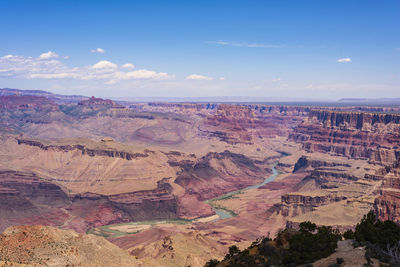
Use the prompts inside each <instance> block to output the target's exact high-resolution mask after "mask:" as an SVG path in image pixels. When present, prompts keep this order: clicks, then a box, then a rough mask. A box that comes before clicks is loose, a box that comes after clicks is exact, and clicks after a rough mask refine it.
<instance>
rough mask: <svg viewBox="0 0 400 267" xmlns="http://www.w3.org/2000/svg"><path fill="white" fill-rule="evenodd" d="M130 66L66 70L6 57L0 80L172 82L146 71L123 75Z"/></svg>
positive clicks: (0, 67)
mask: <svg viewBox="0 0 400 267" xmlns="http://www.w3.org/2000/svg"><path fill="white" fill-rule="evenodd" d="M125 65H127V64H125ZM132 66H133V65H132V64H128V66H125V67H121V68H119V67H118V65H117V64H115V63H112V62H110V61H107V60H102V61H99V62H97V63H96V64H94V65H89V66H82V67H69V66H67V65H65V64H64V63H63V62H61V61H59V60H56V59H39V58H37V59H36V58H33V57H23V56H14V55H6V56H3V57H1V58H0V77H19V78H26V79H76V80H84V81H88V80H100V81H104V82H105V83H108V84H112V83H117V82H119V81H123V80H144V79H146V80H164V79H173V78H175V76H174V75H170V74H168V73H165V72H156V71H152V70H146V69H139V70H136V71H127V70H128V69H127V68H126V67H129V68H132ZM133 67H134V66H133ZM124 69H125V71H124Z"/></svg>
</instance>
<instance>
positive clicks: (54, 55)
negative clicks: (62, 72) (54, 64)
mask: <svg viewBox="0 0 400 267" xmlns="http://www.w3.org/2000/svg"><path fill="white" fill-rule="evenodd" d="M58 57H59V56H58V55H57V53H55V52H52V51H49V52H46V53H43V54H41V55H40V56H39V59H52V58H58Z"/></svg>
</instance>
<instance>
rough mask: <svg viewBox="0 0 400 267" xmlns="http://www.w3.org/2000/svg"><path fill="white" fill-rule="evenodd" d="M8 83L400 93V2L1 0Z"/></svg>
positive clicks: (329, 94) (128, 92)
mask: <svg viewBox="0 0 400 267" xmlns="http://www.w3.org/2000/svg"><path fill="white" fill-rule="evenodd" d="M0 88H18V89H41V90H47V91H50V92H54V93H61V94H80V95H88V96H91V95H95V96H99V97H168V96H169V97H213V96H251V97H271V98H275V97H289V98H305V99H315V100H335V99H340V98H345V97H346V98H348V97H360V98H381V97H385V98H391V97H400V1H399V0H379V1H378V0H301V1H299V0H259V1H253V0H245V1H235V0H230V1H224V0H211V1H208V0H202V1H174V0H170V1H153V0H146V1H135V0H132V1H122V0H113V1H101V0H96V1H89V0H80V1H73V0H69V1H64V0H57V1H50V0H49V1H41V0H35V1H20V0H1V1H0Z"/></svg>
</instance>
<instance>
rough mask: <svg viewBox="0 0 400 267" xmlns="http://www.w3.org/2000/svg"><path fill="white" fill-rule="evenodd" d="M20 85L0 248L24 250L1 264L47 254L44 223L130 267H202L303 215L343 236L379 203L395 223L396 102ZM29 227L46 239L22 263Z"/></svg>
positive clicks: (3, 128) (399, 148)
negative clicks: (268, 100) (225, 99)
mask: <svg viewBox="0 0 400 267" xmlns="http://www.w3.org/2000/svg"><path fill="white" fill-rule="evenodd" d="M15 92H16V91H12V90H11V91H10V89H7V90H5V89H0V118H1V122H0V214H1V216H0V232H3V231H5V232H4V233H3V235H1V236H0V245H1V244H11V243H12V244H13V246H16V248H15V251H14V252H10V251H5V250H0V257H2V258H0V261H1V260H4V259H6V260H7V261H11V262H15V263H27V264H28V263H29V264H35V263H40V264H43V262H46V260H44V259H43V257H44V256H43V257H42V255H43V254H41V253H42V252H43V251H47V250H49V247H46V246H45V245H44V244H45V243H43V242H44V241H43V240H42V239H41V238H42V237H40V235H41V234H38V233H39V232H41V231H42V232H43V231H44V232H45V233H46V235H45V236H46V238H50V239H51V240H54V239H57V240H60V239H63V238H68V240H75V239H79V240H80V239H82V240H89V241H85V242H89V243H90V242H92V243H93V242H101V244H104V246H105V247H106V248H107V250H109V251H113V252H112V253H114V250H119V252H115V253H122V254H121V255H123V256H121V261H122V260H126V262H132V263H131V264H132V265H131V266H189V265H190V266H203V265H204V263H205V262H206V261H207V260H209V259H211V258H218V259H221V258H222V257H223V256H224V255H225V254H226V252H227V249H228V247H229V246H231V245H237V246H238V247H239V248H245V247H247V246H249V245H250V244H251V243H252V242H253V241H254V240H255V239H257V238H260V237H265V236H274V235H275V234H276V233H277V232H278V231H279V229H282V228H284V227H293V228H296V227H298V225H299V224H300V223H301V222H303V221H312V222H314V223H316V224H317V225H325V226H332V227H334V228H337V229H339V230H340V231H342V232H344V231H346V230H348V229H354V227H355V225H356V224H357V223H358V222H359V221H360V220H361V218H362V217H363V216H364V215H365V214H367V213H368V212H369V211H370V210H373V211H374V212H375V214H376V215H377V217H378V218H379V219H381V220H386V219H390V220H392V221H395V222H397V223H400V110H398V109H396V108H395V107H373V106H371V107H365V106H363V107H357V106H324V105H322V104H321V105H319V106H316V105H309V106H306V105H296V104H279V103H277V104H261V103H248V104H245V103H230V104H227V103H161V102H157V103H135V102H128V101H126V102H124V101H113V100H107V99H101V98H96V97H90V98H89V97H79V96H74V97H72V96H71V97H67V96H64V97H62V96H57V97H56V96H54V95H51V94H45V93H43V92H42V91H40V92H37V93H35V94H33V93H32V92H27V93H26V94H24V91H18V94H16V93H15ZM37 94H40V95H37ZM274 173H275V174H276V175H273V174H274ZM272 176H273V179H271V180H268V179H267V178H268V177H272ZM266 179H267V181H266ZM222 213H225V214H228V215H227V216H223V215H221V214H222ZM30 225H31V226H30ZM32 225H36V226H32ZM37 225H41V226H37ZM22 232H26V234H27V235H29V238H30V239H32V240H36V241H35V242H38V244H39V243H40V244H41V245H40V246H44V247H43V248H41V249H38V248H29V249H28V250H27V252H26V253H28V254H26V255H28V256H26V257H24V258H23V259H22V258H18V257H17V256H18V253H17V252H16V251H18V249H19V248H20V246H19V245H16V244H19V243H17V241H15V240H19V239H18V236H19V235H21V233H22ZM48 236H50V237H48ZM55 236H56V237H55ZM71 236H72V237H71ZM94 239H96V240H95V241H94ZM46 240H47V239H46ZM100 240H101V241H100ZM7 242H8V243H7ZM10 242H11V243H10ZM46 242H47V241H46ZM51 242H55V241H51ZM57 242H58V241H57ZM89 243H85V249H89V248H90V249H92V248H91V246H92V245H89ZM90 244H91V243H90ZM105 244H107V245H105ZM3 246H5V245H3ZM35 247H36V245H35ZM76 247H79V246H78V243H77V242H76V241H70V243H69V244H68V246H66V247H65V248H66V249H67V250H68V251H72V250H74V249H75V248H76ZM24 253H25V252H24ZM98 253H101V251H98ZM78 254H79V253H78ZM2 255H6V256H2ZM24 255H25V254H24ZM29 255H30V256H29ZM46 255H47V254H46ZM65 255H68V254H65ZM81 256H82V255H80V256H79V257H78V256H77V257H78V258H79V259H78V258H77V259H78V260H77V261H76V262H84V261H86V259H84V258H82V257H81ZM21 257H22V256H21ZM67 258H68V257H67ZM32 259H35V260H32ZM39 259H40V260H39ZM105 260H108V259H105ZM76 262H75V263H73V262H71V263H70V264H77V263H76ZM121 264H122V263H121ZM135 264H136V265H135Z"/></svg>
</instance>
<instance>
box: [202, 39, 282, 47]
mask: <svg viewBox="0 0 400 267" xmlns="http://www.w3.org/2000/svg"><path fill="white" fill-rule="evenodd" d="M206 43H208V44H216V45H226V46H236V47H248V48H282V47H285V46H286V45H282V44H280V45H277V44H259V43H240V42H228V41H208V42H206Z"/></svg>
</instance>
